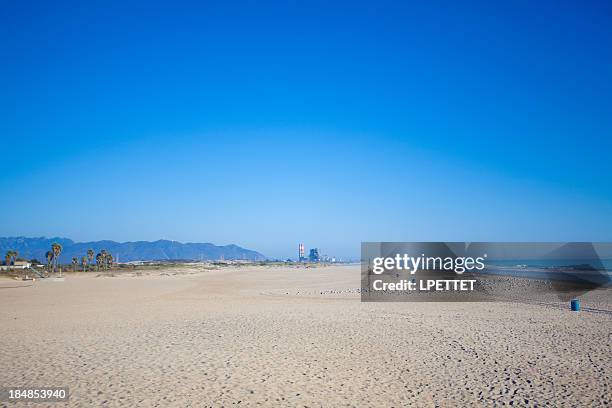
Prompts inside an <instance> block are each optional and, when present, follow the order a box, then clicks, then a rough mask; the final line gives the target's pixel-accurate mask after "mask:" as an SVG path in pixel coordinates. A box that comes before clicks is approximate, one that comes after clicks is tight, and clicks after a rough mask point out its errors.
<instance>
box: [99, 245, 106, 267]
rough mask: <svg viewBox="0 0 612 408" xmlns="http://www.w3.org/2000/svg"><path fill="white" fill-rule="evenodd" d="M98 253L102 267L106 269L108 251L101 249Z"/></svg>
mask: <svg viewBox="0 0 612 408" xmlns="http://www.w3.org/2000/svg"><path fill="white" fill-rule="evenodd" d="M100 255H102V266H103V267H104V269H108V252H106V249H103V250H101V251H100Z"/></svg>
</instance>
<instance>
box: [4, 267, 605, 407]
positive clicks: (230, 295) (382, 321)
mask: <svg viewBox="0 0 612 408" xmlns="http://www.w3.org/2000/svg"><path fill="white" fill-rule="evenodd" d="M186 271H187V272H197V273H195V274H185V272H186ZM173 273H177V274H176V275H173ZM131 275H132V274H124V275H121V276H117V277H96V274H95V273H90V274H80V275H79V274H77V275H74V276H69V277H68V278H67V279H66V280H65V281H64V282H52V281H48V280H47V281H37V282H36V283H35V284H34V286H32V287H24V288H11V289H0V322H1V325H2V331H1V334H0V347H1V350H2V357H1V363H2V364H1V365H0V386H26V385H38V386H51V385H55V386H69V387H70V403H69V404H68V405H70V406H83V407H88V406H145V407H146V406H160V407H168V406H194V407H196V406H197V407H200V406H215V407H216V406H226V407H229V406H236V405H240V406H257V405H258V406H301V407H303V406H308V407H319V406H326V407H327V406H359V407H365V406H375V407H378V406H382V407H392V406H394V407H400V406H401V407H403V406H408V405H411V406H429V407H433V406H442V407H447V406H449V407H454V406H471V405H475V406H492V405H499V406H503V405H514V406H536V405H537V406H580V407H587V406H606V405H610V401H611V397H610V395H611V389H610V382H611V381H610V372H611V368H612V364H611V349H612V348H611V343H612V316H611V315H610V313H607V312H605V310H606V309H601V301H600V302H599V304H598V309H597V311H592V312H580V313H574V312H570V311H569V310H567V305H565V304H564V305H562V307H559V306H557V305H556V304H555V303H543V304H528V303H361V302H360V301H359V297H358V294H356V293H355V292H356V291H355V289H357V288H358V287H359V267H356V266H350V267H347V266H344V267H325V268H314V269H295V268H285V267H241V268H223V269H220V270H213V271H204V270H201V269H199V268H198V267H193V268H192V269H185V268H182V269H177V270H167V271H156V272H153V273H151V274H150V275H149V276H140V277H133V276H131ZM160 275H161V276H160ZM20 284H22V283H21V282H14V281H12V282H10V281H4V282H2V283H0V287H6V286H10V285H13V286H15V285H20ZM602 296H603V298H604V299H610V292H604V293H599V294H598V295H597V296H595V298H597V299H600V300H601V298H602ZM608 304H609V303H608ZM587 306H588V304H587ZM604 307H605V302H604ZM609 309H610V308H609V307H608V310H609ZM0 404H2V403H0ZM61 405H66V404H54V406H61ZM11 406H12V405H11ZM35 406H41V405H40V404H36V405H35Z"/></svg>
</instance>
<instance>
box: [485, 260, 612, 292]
mask: <svg viewBox="0 0 612 408" xmlns="http://www.w3.org/2000/svg"><path fill="white" fill-rule="evenodd" d="M484 272H485V273H491V274H495V275H506V276H517V277H524V278H532V279H545V280H563V281H588V282H592V283H596V284H599V285H605V286H611V285H612V259H585V258H580V259H503V260H495V259H489V260H487V262H486V268H485V271H484Z"/></svg>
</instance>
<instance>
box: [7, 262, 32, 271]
mask: <svg viewBox="0 0 612 408" xmlns="http://www.w3.org/2000/svg"><path fill="white" fill-rule="evenodd" d="M31 266H32V264H31V263H30V262H28V261H24V260H16V261H15V262H13V265H2V266H0V270H7V269H28V268H29V267H31Z"/></svg>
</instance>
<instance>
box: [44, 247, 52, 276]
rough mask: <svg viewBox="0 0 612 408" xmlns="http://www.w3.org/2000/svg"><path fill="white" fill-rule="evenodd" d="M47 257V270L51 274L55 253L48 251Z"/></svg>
mask: <svg viewBox="0 0 612 408" xmlns="http://www.w3.org/2000/svg"><path fill="white" fill-rule="evenodd" d="M45 257H46V258H47V270H48V271H49V272H51V263H52V262H53V252H51V251H47V253H45Z"/></svg>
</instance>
